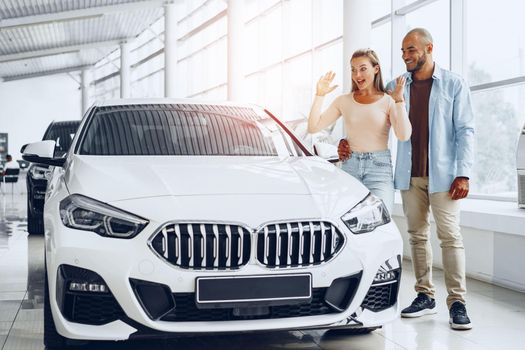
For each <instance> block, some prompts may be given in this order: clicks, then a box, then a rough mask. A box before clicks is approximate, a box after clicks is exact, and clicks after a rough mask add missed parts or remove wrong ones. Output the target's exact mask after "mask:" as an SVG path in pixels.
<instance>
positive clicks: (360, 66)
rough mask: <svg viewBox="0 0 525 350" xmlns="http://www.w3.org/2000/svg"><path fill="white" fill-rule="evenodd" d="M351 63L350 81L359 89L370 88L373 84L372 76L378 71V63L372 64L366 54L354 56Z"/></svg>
mask: <svg viewBox="0 0 525 350" xmlns="http://www.w3.org/2000/svg"><path fill="white" fill-rule="evenodd" d="M351 64H352V81H353V82H354V83H355V84H356V86H357V88H358V89H359V90H365V89H370V88H372V87H373V86H374V78H375V76H376V74H377V73H378V72H379V66H378V65H375V66H374V65H372V62H370V59H369V58H368V57H366V56H361V57H355V58H353V59H352V61H351Z"/></svg>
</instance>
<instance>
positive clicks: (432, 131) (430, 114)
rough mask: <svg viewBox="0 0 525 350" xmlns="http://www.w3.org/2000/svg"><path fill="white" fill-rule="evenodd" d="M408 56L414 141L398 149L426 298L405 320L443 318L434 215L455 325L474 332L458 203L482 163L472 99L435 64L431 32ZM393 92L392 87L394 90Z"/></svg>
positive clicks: (408, 41)
mask: <svg viewBox="0 0 525 350" xmlns="http://www.w3.org/2000/svg"><path fill="white" fill-rule="evenodd" d="M401 51H402V53H403V55H402V57H403V61H404V62H405V65H406V68H407V71H408V72H407V73H406V75H405V76H406V79H407V81H406V86H405V94H404V97H405V101H407V103H406V105H407V109H408V114H409V119H410V122H411V123H412V137H411V139H410V140H408V141H404V142H402V141H399V142H398V149H397V161H396V171H395V176H394V177H395V179H394V183H395V187H396V188H397V189H399V190H401V197H402V199H403V211H404V213H405V216H406V218H407V225H408V233H409V237H410V239H409V241H410V246H411V251H412V263H413V266H414V273H415V277H416V284H415V290H416V292H417V293H418V295H417V297H416V298H415V299H414V301H413V302H412V304H411V305H410V306H409V307H407V308H405V309H403V310H402V311H401V316H402V317H420V316H423V315H427V314H434V313H436V310H435V305H436V304H435V301H434V293H435V288H434V285H433V283H432V250H431V246H430V241H429V235H430V231H429V228H430V222H429V208H432V213H433V215H434V219H435V221H436V227H437V235H438V238H439V239H440V241H441V252H442V258H443V271H444V275H445V285H446V287H447V292H448V297H447V306H448V308H449V314H450V319H449V323H450V326H451V328H452V329H471V328H472V325H471V323H470V319H469V317H468V315H467V310H466V307H465V295H466V281H465V280H466V279H465V250H464V248H463V240H462V236H461V232H460V226H459V216H460V206H459V201H458V200H459V199H462V198H465V197H466V196H467V194H468V191H469V178H470V176H471V170H472V165H473V158H474V116H473V112H472V106H471V101H470V91H469V88H468V86H467V84H466V83H465V81H464V80H462V79H461V78H460V77H459V76H458V75H456V74H454V73H452V72H450V71H448V70H445V69H443V68H440V67H439V66H438V65H437V64H435V63H434V61H433V58H432V51H433V40H432V36H431V35H430V33H429V32H428V31H427V30H425V29H423V28H416V29H413V30H411V31H410V32H408V33H407V35H406V36H405V38H404V39H403V44H402V48H401ZM392 87H393V83H392V82H390V83H389V84H388V86H387V89H389V90H392ZM350 152H351V151H350V149H349V147H348V144H347V143H346V144H345V143H344V142H343V143H340V145H339V153H340V158H341V159H346V158H348V155H350Z"/></svg>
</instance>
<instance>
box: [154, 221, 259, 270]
mask: <svg viewBox="0 0 525 350" xmlns="http://www.w3.org/2000/svg"><path fill="white" fill-rule="evenodd" d="M149 245H150V247H151V248H152V249H153V250H154V251H155V252H157V253H158V254H159V255H160V256H161V257H163V258H164V259H165V260H166V261H168V262H169V263H171V264H173V265H176V266H180V267H183V268H193V269H206V270H214V269H235V268H238V267H240V266H243V265H245V264H246V263H247V262H248V260H249V259H250V232H249V231H248V230H247V229H246V228H244V227H242V226H238V225H224V224H208V223H207V224H199V223H176V224H168V225H166V226H165V227H164V228H163V229H162V230H161V231H160V232H158V233H157V234H156V235H155V236H154V237H153V239H151V240H150V243H149Z"/></svg>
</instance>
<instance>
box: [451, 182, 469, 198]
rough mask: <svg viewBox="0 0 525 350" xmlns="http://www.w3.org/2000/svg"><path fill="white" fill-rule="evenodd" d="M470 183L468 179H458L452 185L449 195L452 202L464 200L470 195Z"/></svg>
mask: <svg viewBox="0 0 525 350" xmlns="http://www.w3.org/2000/svg"><path fill="white" fill-rule="evenodd" d="M468 187H469V181H468V178H466V177H461V176H459V177H456V178H455V179H454V181H453V182H452V185H450V191H448V195H449V196H450V198H451V199H452V200H457V199H463V198H465V197H466V196H467V195H468V190H469V188H468Z"/></svg>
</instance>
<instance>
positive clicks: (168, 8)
mask: <svg viewBox="0 0 525 350" xmlns="http://www.w3.org/2000/svg"><path fill="white" fill-rule="evenodd" d="M176 68H177V19H176V18H175V4H173V3H169V4H166V5H164V96H165V97H175V94H176V92H175V89H176V87H175V75H176Z"/></svg>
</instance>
